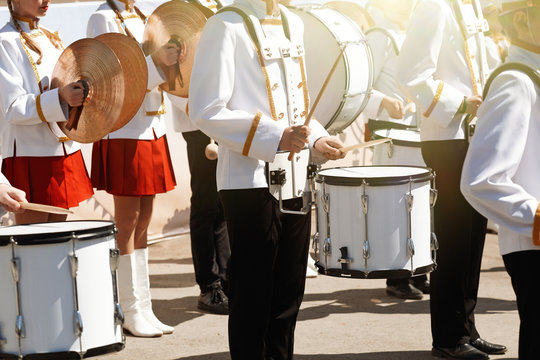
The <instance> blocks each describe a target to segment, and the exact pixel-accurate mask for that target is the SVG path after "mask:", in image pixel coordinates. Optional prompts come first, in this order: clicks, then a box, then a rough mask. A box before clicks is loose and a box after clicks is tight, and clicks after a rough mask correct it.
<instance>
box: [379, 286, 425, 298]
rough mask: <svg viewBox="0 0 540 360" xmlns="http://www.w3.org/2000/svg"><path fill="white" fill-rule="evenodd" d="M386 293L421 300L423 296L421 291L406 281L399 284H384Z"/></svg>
mask: <svg viewBox="0 0 540 360" xmlns="http://www.w3.org/2000/svg"><path fill="white" fill-rule="evenodd" d="M386 293H387V294H388V295H390V296H394V297H397V298H400V299H411V300H421V299H422V297H423V295H422V292H421V291H420V290H418V289H417V288H415V287H414V286H412V285H411V284H409V282H408V281H407V282H405V283H403V284H399V285H388V286H386Z"/></svg>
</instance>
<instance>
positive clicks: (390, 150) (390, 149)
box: [386, 141, 394, 159]
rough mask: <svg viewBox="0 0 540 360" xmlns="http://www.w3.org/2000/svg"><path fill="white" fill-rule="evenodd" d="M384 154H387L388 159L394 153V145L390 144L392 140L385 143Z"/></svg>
mask: <svg viewBox="0 0 540 360" xmlns="http://www.w3.org/2000/svg"><path fill="white" fill-rule="evenodd" d="M386 155H387V156H388V158H389V159H391V158H392V156H393V155H394V145H393V144H392V141H390V142H389V143H388V144H387V148H386Z"/></svg>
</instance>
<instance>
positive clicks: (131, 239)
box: [87, 0, 179, 337]
mask: <svg viewBox="0 0 540 360" xmlns="http://www.w3.org/2000/svg"><path fill="white" fill-rule="evenodd" d="M147 16H148V15H147V14H145V13H143V11H141V10H140V9H139V8H138V7H137V6H136V5H135V1H134V0H128V1H119V0H107V2H106V3H103V4H102V5H100V6H99V7H98V9H97V10H96V12H95V13H94V14H92V16H91V17H90V19H89V21H88V27H87V35H88V37H95V36H98V35H100V34H103V33H108V32H120V33H123V34H126V35H128V36H130V37H132V38H134V39H135V40H137V41H138V42H139V43H141V42H142V38H143V33H144V26H145V24H146V19H147ZM178 52H179V49H178V47H177V46H176V45H173V44H168V45H165V46H163V47H162V48H160V49H159V50H158V51H157V52H156V53H155V54H152V55H150V56H148V57H147V65H148V86H147V89H148V90H147V94H146V96H145V99H144V102H143V104H142V105H141V107H140V109H139V111H138V112H137V114H135V116H134V117H133V119H131V120H130V122H129V123H128V124H126V125H125V126H124V127H122V128H121V129H119V130H117V131H114V132H112V133H110V134H109V135H107V137H106V138H104V139H102V140H100V141H99V142H96V143H94V147H93V151H92V183H93V185H94V186H95V187H96V188H97V189H99V190H105V191H107V192H108V193H110V194H112V195H113V196H114V219H115V221H116V226H117V228H118V234H117V237H116V241H117V243H118V247H119V249H120V254H121V255H122V256H120V264H119V268H118V273H119V292H120V301H121V305H122V309H123V310H124V315H125V322H124V329H126V330H127V331H129V332H130V333H131V334H132V335H134V336H141V337H153V336H161V335H162V334H164V333H165V334H170V333H172V332H173V330H174V328H173V327H171V326H168V325H165V324H163V323H162V322H161V321H159V320H158V319H157V318H156V316H155V315H154V313H153V311H152V302H151V296H150V282H149V276H148V248H147V235H148V234H147V233H148V225H149V224H150V219H151V217H152V210H153V204H154V198H155V195H156V194H158V193H165V192H167V191H169V190H172V189H173V188H174V187H175V186H176V179H175V176H174V171H173V167H172V163H171V159H170V154H169V148H168V144H167V137H166V135H165V124H164V119H163V117H162V116H161V115H163V114H164V113H165V109H164V95H163V92H162V91H161V90H160V89H159V88H158V85H160V84H161V83H163V82H165V78H164V76H163V75H162V73H161V71H160V70H159V68H160V67H162V66H170V65H173V64H175V63H176V62H177V61H178ZM128 91H129V89H128Z"/></svg>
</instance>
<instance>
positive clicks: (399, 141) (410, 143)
mask: <svg viewBox="0 0 540 360" xmlns="http://www.w3.org/2000/svg"><path fill="white" fill-rule="evenodd" d="M384 130H398V131H407V132H411V133H418V134H420V132H419V131H418V130H413V129H394V128H388V129H377V130H375V131H373V135H372V138H373V139H374V140H377V139H385V138H387V137H388V136H381V135H378V134H377V131H384ZM390 139H392V144H393V145H401V146H406V147H416V148H418V147H420V143H421V141H410V140H402V139H395V138H393V137H390Z"/></svg>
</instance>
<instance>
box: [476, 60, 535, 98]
mask: <svg viewBox="0 0 540 360" xmlns="http://www.w3.org/2000/svg"><path fill="white" fill-rule="evenodd" d="M509 70H516V71H521V72H522V73H524V74H525V75H527V76H528V77H529V78H530V79H531V80H532V81H533V82H534V83H535V84H536V86H537V87H538V88H540V73H539V72H538V71H537V70H535V69H533V68H532V67H530V66H528V65H525V64H522V63H517V62H509V63H506V64H503V65H501V66H499V67H498V68H496V69H495V70H493V72H492V73H491V75H490V76H489V78H488V79H487V81H486V86H485V87H484V93H483V94H482V97H483V98H484V99H485V98H486V96H487V95H488V92H489V87H490V86H491V83H492V82H493V80H495V78H496V77H497V76H499V75H500V74H501V73H503V72H505V71H509Z"/></svg>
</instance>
